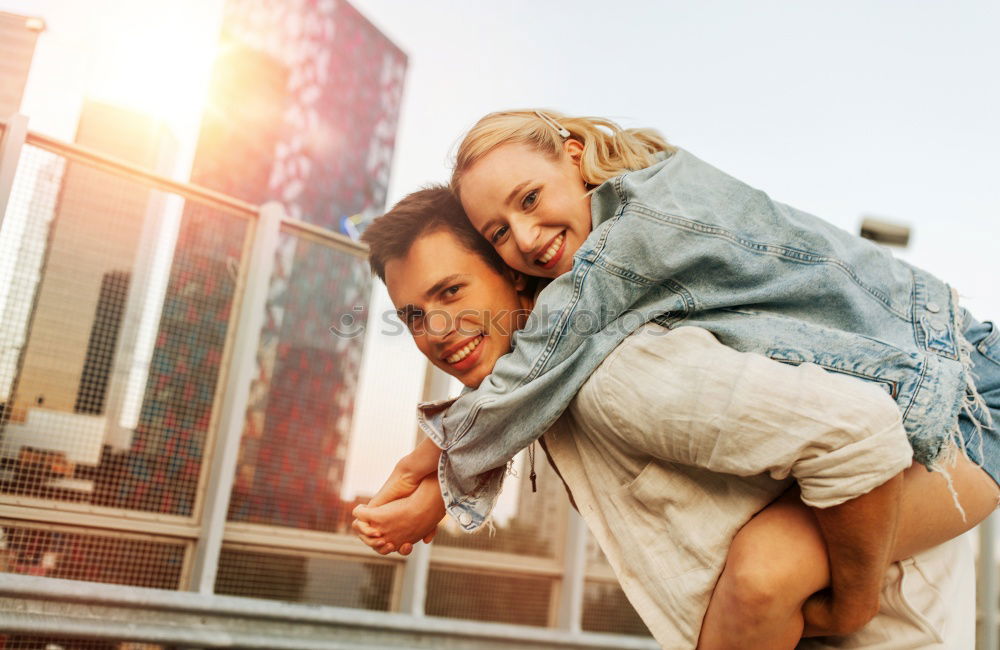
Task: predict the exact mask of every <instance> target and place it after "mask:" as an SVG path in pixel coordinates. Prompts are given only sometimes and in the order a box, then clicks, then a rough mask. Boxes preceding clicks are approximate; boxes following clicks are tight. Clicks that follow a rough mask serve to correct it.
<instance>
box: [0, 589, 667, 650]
mask: <svg viewBox="0 0 1000 650" xmlns="http://www.w3.org/2000/svg"><path fill="white" fill-rule="evenodd" d="M0 629H2V630H5V631H8V632H19V633H28V634H53V633H59V634H60V635H61V636H66V635H70V636H87V637H89V638H100V639H108V640H133V641H147V642H153V643H156V642H159V643H179V644H198V645H201V646H203V647H212V648H220V647H230V648H232V647H239V648H261V649H264V648H267V649H269V650H277V649H284V648H288V649H303V648H309V649H311V648H317V649H323V650H330V649H337V650H340V649H341V648H343V649H346V648H362V649H364V648H369V649H371V650H375V649H376V648H378V649H384V648H389V647H395V648H411V649H414V650H416V649H418V648H419V649H421V650H431V649H432V648H434V649H436V648H444V647H447V648H452V649H454V650H466V649H467V650H503V649H506V648H511V647H519V648H525V649H526V650H542V649H553V650H555V649H558V650H597V649H608V650H611V649H617V650H655V648H658V646H657V645H656V643H655V642H654V641H653V640H652V639H650V638H648V637H645V638H644V637H632V636H624V635H617V634H601V633H592V632H566V631H562V630H556V629H551V628H540V627H530V626H525V625H510V624H504V623H487V622H480V621H465V620H456V619H450V618H437V617H429V616H412V615H409V614H399V613H392V612H381V611H369V610H364V609H349V608H343V607H332V606H326V605H308V604H301V603H289V602H279V601H272V600H263V599H258V598H245V597H238V596H219V595H207V594H197V593H191V592H180V591H169V590H160V589H150V588H148V587H127V586H122V585H109V584H104V583H96V582H84V581H77V580H64V579H60V578H42V577H38V576H25V575H17V574H11V575H7V576H5V577H4V580H3V581H2V582H0Z"/></svg>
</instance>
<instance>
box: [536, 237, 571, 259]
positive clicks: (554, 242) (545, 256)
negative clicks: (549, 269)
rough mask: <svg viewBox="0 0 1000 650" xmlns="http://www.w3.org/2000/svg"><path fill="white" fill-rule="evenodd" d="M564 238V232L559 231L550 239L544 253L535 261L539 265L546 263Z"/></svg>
mask: <svg viewBox="0 0 1000 650" xmlns="http://www.w3.org/2000/svg"><path fill="white" fill-rule="evenodd" d="M565 239H566V233H564V232H561V233H559V235H558V236H557V237H556V238H555V239H553V240H552V244H551V245H550V246H549V247H548V248H547V249H546V250H545V253H543V254H542V256H541V257H539V258H538V259H537V260H536V262H537V263H538V264H541V265H543V266H544V265H545V264H548V263H549V261H550V260H551V259H552V258H553V257H554V256H555V254H556V253H558V252H559V248H560V247H561V246H562V245H563V240H565Z"/></svg>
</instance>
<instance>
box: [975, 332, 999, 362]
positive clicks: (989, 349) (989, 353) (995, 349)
mask: <svg viewBox="0 0 1000 650" xmlns="http://www.w3.org/2000/svg"><path fill="white" fill-rule="evenodd" d="M983 324H984V325H986V324H989V326H990V333H989V334H987V335H986V338H984V339H983V340H982V341H980V342H979V344H978V345H976V349H977V350H979V354H981V355H983V356H984V357H986V358H987V359H989V360H990V361H992V362H993V363H995V364H997V365H998V366H1000V329H997V325H996V323H994V322H991V321H985V322H984V323H983Z"/></svg>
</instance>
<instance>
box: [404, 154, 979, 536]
mask: <svg viewBox="0 0 1000 650" xmlns="http://www.w3.org/2000/svg"><path fill="white" fill-rule="evenodd" d="M591 211H592V217H593V231H592V232H591V234H590V236H589V237H588V238H587V240H586V241H585V242H584V243H583V245H582V246H581V247H580V249H579V250H578V251H577V252H576V254H575V256H574V260H573V267H572V270H571V271H569V272H568V273H565V274H563V275H561V276H559V277H558V278H556V279H555V280H553V281H552V282H551V283H550V284H549V285H548V286H547V287H546V288H545V289H544V290H543V291H542V292H541V293H540V294H539V296H538V301H537V302H536V305H535V309H534V311H533V312H532V314H531V316H530V317H529V318H528V320H527V323H526V326H525V328H524V329H523V330H522V331H520V332H518V333H517V334H516V335H515V337H514V349H513V350H512V352H511V353H510V354H508V355H505V356H504V357H502V358H501V359H500V360H499V361H498V362H497V364H496V366H495V368H494V370H493V373H492V374H491V375H489V376H488V377H487V378H486V379H485V380H484V381H483V383H482V384H481V385H480V386H479V388H478V389H476V390H473V391H468V392H467V393H465V394H464V395H462V397H461V398H460V399H458V400H457V401H456V402H455V403H454V404H452V405H451V406H450V407H449V408H448V409H447V411H445V412H443V413H440V412H437V413H435V412H434V410H433V409H429V408H427V406H428V405H424V406H422V409H421V412H420V414H419V416H418V422H419V423H420V426H421V428H422V429H423V430H424V432H425V433H427V435H428V436H430V437H431V439H432V440H433V441H434V442H435V443H436V444H437V445H438V446H439V447H441V449H442V454H441V460H440V465H439V468H438V477H439V480H440V483H441V491H442V495H443V497H444V502H445V506H446V508H447V510H448V512H449V513H450V514H451V515H452V516H453V517H454V518H455V519H456V520H457V521H458V523H459V524H460V525H461V526H462V528H463V529H465V530H467V531H471V530H475V529H476V528H478V527H479V526H481V525H482V524H483V522H484V521H485V520H486V518H487V517H488V515H489V513H490V511H491V510H492V508H493V505H494V503H495V502H496V497H497V495H498V494H499V491H500V487H501V484H502V481H503V476H504V473H505V468H506V465H507V463H508V461H509V460H510V459H511V458H512V457H513V456H514V454H516V453H517V452H518V451H519V450H521V449H523V448H524V447H526V446H528V445H529V444H530V443H531V442H532V441H534V440H535V439H537V438H538V437H539V436H541V435H542V434H543V433H544V432H545V431H546V430H547V429H548V428H549V427H550V426H551V425H552V424H553V423H554V422H555V421H556V419H557V418H558V417H559V416H560V415H561V414H562V413H563V411H564V410H565V409H566V408H567V406H568V405H569V403H570V401H572V399H573V397H574V396H575V395H576V393H577V391H578V390H579V389H580V388H581V386H582V385H583V384H584V382H586V380H587V378H588V377H589V376H590V374H591V373H592V372H593V371H594V370H595V369H596V368H597V366H599V365H600V364H601V362H602V361H603V360H604V359H605V358H606V357H607V356H608V355H609V354H610V353H611V352H612V351H613V350H614V349H615V347H617V346H618V344H619V343H621V342H622V340H624V339H625V337H627V336H628V335H629V334H630V333H632V332H633V331H634V330H636V329H637V328H638V327H640V326H641V325H643V324H644V323H646V322H648V321H655V322H658V323H660V324H663V325H665V326H667V327H668V328H669V327H674V326H677V325H678V324H682V323H683V324H685V325H694V326H698V327H702V328H704V329H706V330H708V331H710V332H712V333H713V334H714V335H715V336H716V337H717V338H718V339H719V340H720V341H721V342H722V343H723V344H725V345H728V346H730V347H732V348H735V349H736V350H739V351H741V352H755V353H759V354H763V355H765V356H767V357H770V358H772V359H775V360H778V361H782V362H786V363H791V364H801V363H807V362H808V363H814V364H816V365H819V366H821V367H823V368H826V369H827V370H831V371H835V372H840V373H844V374H847V375H850V376H853V377H857V378H859V379H862V380H866V381H870V382H874V383H875V384H876V385H878V386H880V387H882V388H884V389H885V390H886V391H887V392H888V393H889V394H890V395H891V396H892V398H893V399H894V400H895V401H896V403H897V404H898V405H899V408H900V410H901V412H902V414H903V426H904V428H905V429H906V432H907V435H908V437H909V439H910V443H911V445H912V446H913V451H914V459H915V460H917V461H919V462H921V463H923V464H925V465H928V466H933V465H934V464H935V462H936V461H938V460H939V457H940V456H941V454H942V452H943V451H944V449H945V448H946V443H947V442H948V441H949V439H950V438H951V437H952V436H953V435H954V433H955V431H957V416H958V413H959V410H960V408H961V407H962V405H963V404H964V403H965V400H966V395H967V394H969V393H970V392H972V393H973V394H974V390H975V389H974V387H973V384H972V382H971V378H970V375H969V372H968V369H967V363H965V362H963V359H964V358H966V357H965V356H964V352H963V350H962V347H961V345H960V343H961V338H960V337H961V330H960V328H959V327H958V326H957V318H958V304H957V298H956V297H955V295H954V293H953V291H952V290H951V289H950V288H949V287H948V286H947V285H946V284H945V283H944V282H942V281H940V280H938V279H937V278H935V277H934V276H932V275H930V274H929V273H927V272H925V271H922V270H920V269H917V268H915V267H912V266H910V265H908V264H906V263H904V262H902V261H900V260H898V259H896V258H894V257H893V256H892V255H891V253H890V252H888V251H887V250H886V249H884V248H883V247H880V246H878V245H875V244H873V243H871V242H868V241H865V240H862V239H859V238H857V237H855V236H853V235H851V234H849V233H847V232H845V231H843V230H840V229H838V228H836V227H834V226H833V225H831V224H829V223H827V222H825V221H823V220H821V219H819V218H817V217H814V216H812V215H810V214H807V213H805V212H802V211H799V210H796V209H794V208H791V207H789V206H786V205H783V204H781V203H778V202H776V201H773V200H771V198H770V197H768V196H767V194H765V193H764V192H762V191H760V190H757V189H754V188H752V187H750V186H748V185H746V184H744V183H742V182H740V181H738V180H736V179H734V178H732V177H730V176H728V175H726V174H725V173H723V172H721V171H719V170H718V169H715V168H714V167H712V166H711V165H708V164H707V163H705V162H703V161H701V160H699V159H698V158H696V157H695V156H693V155H691V154H690V153H687V152H686V151H684V150H677V151H676V152H675V153H673V154H671V155H670V156H668V157H666V158H665V159H663V160H661V161H660V162H658V163H656V164H654V165H652V166H650V167H647V168H645V169H641V170H638V171H634V172H629V173H627V174H624V175H622V176H618V177H616V178H613V179H611V180H609V181H607V182H605V183H604V184H603V185H601V186H600V187H599V188H598V189H597V190H596V191H595V192H594V194H593V195H592V197H591ZM654 394H655V389H654ZM708 408H710V407H708Z"/></svg>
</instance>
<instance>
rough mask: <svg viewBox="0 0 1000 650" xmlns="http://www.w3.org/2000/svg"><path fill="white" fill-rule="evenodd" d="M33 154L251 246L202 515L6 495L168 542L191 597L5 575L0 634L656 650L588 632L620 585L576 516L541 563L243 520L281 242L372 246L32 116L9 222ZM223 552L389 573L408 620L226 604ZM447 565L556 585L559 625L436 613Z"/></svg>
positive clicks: (11, 516)
mask: <svg viewBox="0 0 1000 650" xmlns="http://www.w3.org/2000/svg"><path fill="white" fill-rule="evenodd" d="M25 147H32V148H35V149H38V150H41V151H43V152H48V153H50V154H53V155H55V156H58V157H60V158H63V159H65V160H68V161H71V162H72V163H73V164H77V165H81V166H85V167H87V168H91V169H94V170H99V171H100V172H102V173H104V174H108V175H110V176H113V177H116V178H121V179H127V180H128V181H130V182H132V183H135V184H138V185H141V186H142V187H145V188H147V189H149V190H156V191H161V192H165V193H169V194H170V195H174V196H177V197H181V198H182V199H183V200H184V201H185V202H187V203H188V204H195V205H200V206H204V207H206V208H209V209H211V210H214V211H217V212H218V213H220V214H224V215H229V216H230V217H231V218H235V219H237V220H239V221H241V222H245V224H246V231H245V238H244V240H243V243H242V251H243V252H242V254H241V255H240V257H239V260H238V265H237V266H236V268H235V269H234V271H235V274H234V275H235V277H234V278H233V279H234V288H233V297H232V307H231V311H230V313H229V317H228V319H229V320H228V326H227V328H226V334H225V342H224V352H223V354H222V356H221V361H220V364H221V367H220V368H219V372H218V381H217V388H216V392H215V396H214V398H213V402H212V403H213V409H212V413H211V423H212V424H211V426H210V427H209V429H208V434H207V435H206V438H205V441H204V452H203V455H202V456H201V458H200V460H201V466H200V470H199V474H198V475H199V479H198V490H197V492H198V494H197V499H196V501H195V505H194V507H193V509H192V510H191V512H190V513H189V514H186V515H185V514H177V513H170V512H147V511H140V510H135V509H128V508H121V507H112V506H108V505H100V504H91V503H77V502H71V501H53V500H52V499H50V498H46V497H44V496H38V495H33V494H0V520H6V522H7V523H6V524H5V525H16V526H18V527H22V528H24V530H28V531H32V530H33V531H41V532H51V531H62V533H63V534H67V535H69V534H71V533H72V534H76V533H73V531H77V532H90V533H94V534H98V533H99V534H101V535H105V536H112V537H121V538H122V539H126V538H127V539H133V538H135V539H136V540H140V541H141V539H146V538H148V539H149V540H151V542H150V543H153V542H155V543H156V544H160V545H161V546H162V545H168V546H169V545H175V546H178V548H180V549H182V557H183V560H182V566H180V567H179V569H178V573H179V576H180V578H179V581H178V583H177V585H178V589H179V590H180V591H171V590H169V589H168V590H164V589H149V588H143V587H136V586H124V585H111V584H104V583H102V582H92V581H86V580H64V579H59V578H49V577H35V576H25V575H15V574H6V575H4V576H3V578H2V579H0V630H3V631H5V632H17V633H22V634H36V635H61V636H70V637H80V638H88V639H107V640H129V641H141V642H147V643H162V644H180V645H184V646H192V645H193V646H199V647H246V648H338V647H345V648H346V647H352V648H353V647H371V648H375V647H390V646H392V647H411V648H425V647H426V648H501V647H510V646H512V645H518V646H523V647H528V648H543V647H545V648H654V647H656V645H655V644H654V643H653V642H652V640H650V639H647V638H642V637H635V636H625V635H609V634H596V633H590V632H584V631H581V630H582V629H583V628H585V627H586V625H585V623H584V621H583V618H584V615H583V609H584V591H585V581H590V582H591V583H592V584H615V583H614V578H613V576H612V575H610V573H609V572H608V571H607V570H606V569H605V568H602V567H601V566H599V565H595V566H591V565H589V564H588V562H587V559H586V551H585V549H586V540H587V532H586V530H585V527H584V526H583V525H582V522H581V520H580V519H579V518H578V516H577V515H576V514H575V513H572V512H571V511H569V514H567V516H566V520H565V522H559V525H557V526H554V528H555V529H557V530H558V531H559V533H558V536H557V537H556V543H555V547H554V553H553V554H552V555H551V557H537V558H535V557H528V556H524V555H516V554H512V553H497V552H488V553H484V552H480V551H473V550H469V549H464V548H457V547H448V546H441V545H439V544H433V545H431V546H425V545H418V547H417V551H416V552H414V553H413V554H412V555H411V556H410V557H409V558H401V557H398V556H396V557H392V558H380V557H378V556H375V555H374V554H372V553H371V551H369V550H368V549H367V548H365V547H363V546H362V545H361V544H359V543H358V542H357V541H356V540H353V539H352V538H350V537H348V536H346V535H342V534H329V533H325V532H322V531H318V530H303V529H294V528H287V527H275V526H265V525H260V524H254V523H241V522H234V521H229V520H228V518H227V513H228V512H229V510H230V506H231V495H232V491H233V485H234V480H235V477H236V474H237V471H238V468H237V458H238V455H239V453H240V444H241V438H242V436H243V432H244V427H245V424H246V417H247V415H246V414H247V408H248V402H249V399H250V394H251V384H252V382H253V381H254V375H255V372H256V371H257V355H258V353H259V346H260V338H261V329H262V323H263V320H264V314H265V310H266V305H267V300H268V291H269V288H270V283H271V279H272V273H273V271H274V264H275V258H276V255H277V253H278V249H279V246H280V241H281V238H282V237H283V236H288V235H291V236H295V237H298V238H300V239H302V240H308V241H309V242H312V243H314V244H317V245H319V246H322V247H325V248H328V249H330V250H332V251H339V252H340V253H343V254H346V255H349V256H353V257H356V258H363V257H364V255H365V253H366V249H365V247H364V246H363V245H361V244H358V243H356V242H354V241H352V240H351V239H349V238H347V237H344V236H343V235H340V234H339V233H336V232H333V231H330V230H328V229H325V228H321V227H319V226H316V225H314V224H310V223H308V222H305V221H301V220H296V219H291V218H289V217H288V216H287V214H286V213H285V211H284V209H283V208H282V206H281V205H280V204H277V203H269V204H266V205H263V206H255V205H251V204H249V203H246V202H244V201H240V200H239V199H235V198H233V197H230V196H226V195H224V194H221V193H219V192H215V191H212V190H210V189H207V188H204V187H199V186H197V185H193V184H189V183H182V182H178V181H174V180H171V179H169V178H166V177H164V176H162V175H158V174H155V173H152V172H150V171H148V170H146V169H143V168H142V167H141V166H138V165H134V164H131V163H128V162H125V161H123V160H119V159H115V158H114V157H111V156H107V155H104V154H102V153H101V152H97V151H93V150H91V149H88V148H86V147H82V146H78V145H75V144H68V143H65V142H61V141H59V140H56V139H53V138H50V137H47V136H44V135H41V134H37V133H33V132H30V131H28V130H27V119H26V118H24V117H22V116H13V117H12V118H10V119H8V120H6V121H5V122H0V228H2V227H3V218H4V215H5V214H6V212H7V207H8V199H9V198H10V195H11V190H12V187H13V186H14V177H15V172H16V170H17V167H18V164H19V161H20V159H21V154H22V150H23V149H24V148H25ZM445 386H446V384H445V382H444V381H443V379H442V376H441V375H434V374H433V373H430V374H429V381H428V382H427V383H426V387H425V393H426V395H427V396H429V397H435V396H439V395H441V394H443V393H444V392H445V391H446V387H445ZM560 489H561V488H560ZM140 538H141V539H140ZM136 543H139V542H138V541H137V542H136ZM224 547H225V548H233V549H241V548H243V549H257V550H260V549H273V550H275V551H276V552H277V551H282V552H294V553H314V554H315V553H318V554H321V555H323V556H324V557H327V556H328V557H331V558H340V559H347V560H351V561H357V562H364V563H366V566H367V565H371V566H375V567H389V568H391V572H392V585H393V586H392V588H391V594H390V597H389V600H388V603H389V607H388V609H389V610H391V612H397V613H390V612H377V611H367V610H364V609H343V608H337V607H331V606H317V605H305V604H298V603H291V602H275V601H273V600H264V599H255V598H237V597H232V596H223V595H218V594H217V593H216V591H217V585H218V580H219V562H220V556H221V555H222V554H223V552H224ZM435 569H439V570H463V571H467V570H472V571H475V572H485V573H483V575H495V576H496V575H504V576H512V577H521V578H525V579H536V578H538V579H544V580H546V581H549V582H550V583H551V593H550V597H549V608H548V609H549V612H548V614H547V615H545V616H544V617H543V619H544V620H546V621H547V622H548V626H547V627H537V626H518V625H505V624H497V623H486V622H478V621H458V620H456V619H450V618H448V619H445V618H436V617H431V616H427V615H426V611H427V605H426V603H427V594H428V583H429V575H430V573H431V572H432V571H433V570H435ZM185 590H186V591H185ZM191 592H194V593H191ZM400 612H401V613H400Z"/></svg>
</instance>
